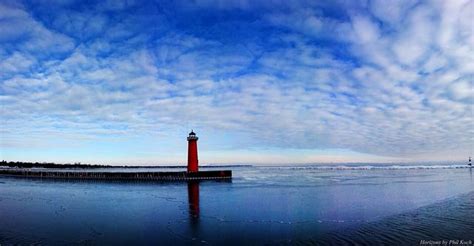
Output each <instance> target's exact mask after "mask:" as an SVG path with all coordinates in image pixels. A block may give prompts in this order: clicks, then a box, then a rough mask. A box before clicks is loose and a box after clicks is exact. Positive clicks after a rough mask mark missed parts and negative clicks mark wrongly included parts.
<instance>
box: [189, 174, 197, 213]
mask: <svg viewBox="0 0 474 246" xmlns="http://www.w3.org/2000/svg"><path fill="white" fill-rule="evenodd" d="M188 203H189V215H190V216H191V220H192V221H195V222H197V221H198V220H199V181H189V182H188Z"/></svg>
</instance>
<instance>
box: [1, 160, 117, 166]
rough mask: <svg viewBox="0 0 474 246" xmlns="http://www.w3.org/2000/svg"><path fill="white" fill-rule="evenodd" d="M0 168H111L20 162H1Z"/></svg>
mask: <svg viewBox="0 0 474 246" xmlns="http://www.w3.org/2000/svg"><path fill="white" fill-rule="evenodd" d="M0 166H3V167H18V168H32V167H40V168H104V167H111V166H107V165H93V164H82V163H74V164H69V163H68V164H58V163H52V162H41V163H40V162H22V161H9V162H7V161H5V160H3V161H2V162H0Z"/></svg>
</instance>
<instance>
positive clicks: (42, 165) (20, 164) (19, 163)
mask: <svg viewBox="0 0 474 246" xmlns="http://www.w3.org/2000/svg"><path fill="white" fill-rule="evenodd" d="M250 166H252V165H210V166H200V168H213V167H250ZM0 167H17V168H33V167H39V168H186V166H110V165H98V164H84V163H80V162H79V163H74V164H70V163H67V164H59V163H53V162H22V161H8V162H7V161H5V160H3V161H1V162H0Z"/></svg>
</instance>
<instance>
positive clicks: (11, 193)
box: [0, 165, 474, 245]
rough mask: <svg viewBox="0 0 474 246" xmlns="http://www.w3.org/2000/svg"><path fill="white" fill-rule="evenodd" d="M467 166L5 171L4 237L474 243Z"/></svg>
mask: <svg viewBox="0 0 474 246" xmlns="http://www.w3.org/2000/svg"><path fill="white" fill-rule="evenodd" d="M459 167H460V166H448V165H444V166H442V165H438V166H415V165H404V166H390V167H385V166H363V165H357V166H337V167H335V166H328V167H315V166H300V167H236V168H232V169H233V174H234V178H233V180H232V182H213V181H206V182H199V183H196V182H193V183H186V182H171V183H170V182H168V183H130V182H126V183H123V182H85V181H84V182H82V181H81V182H72V181H54V180H38V179H19V178H6V177H0V244H17V243H20V244H35V243H39V244H58V245H64V244H97V245H103V244H108V245H110V244H114V245H116V244H211V245H219V244H222V243H224V242H226V244H229V242H231V243H233V244H286V243H290V244H293V243H302V244H323V245H324V244H331V243H332V244H344V243H347V244H353V243H369V244H371V243H372V244H405V245H406V244H413V245H418V244H419V241H420V240H435V239H444V238H445V237H456V239H463V240H472V241H474V229H473V228H474V223H473V222H472V221H474V216H473V214H474V212H473V210H474V181H473V174H472V170H471V169H468V168H459ZM157 170H159V171H163V169H157ZM173 170H174V171H176V169H173ZM115 171H123V170H120V169H117V170H115ZM127 171H130V170H127ZM136 171H143V169H138V170H136ZM145 171H150V169H146V170H145ZM374 235H376V236H374ZM447 239H449V238H447ZM453 239H454V238H453Z"/></svg>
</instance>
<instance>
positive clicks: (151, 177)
mask: <svg viewBox="0 0 474 246" xmlns="http://www.w3.org/2000/svg"><path fill="white" fill-rule="evenodd" d="M0 176H10V177H21V178H45V179H82V180H130V181H134V180H136V181H187V180H221V179H232V171H231V170H217V171H199V172H90V171H76V170H75V171H37V170H28V169H14V170H11V169H4V170H0Z"/></svg>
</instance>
